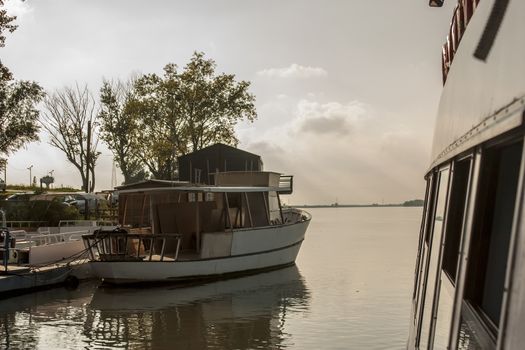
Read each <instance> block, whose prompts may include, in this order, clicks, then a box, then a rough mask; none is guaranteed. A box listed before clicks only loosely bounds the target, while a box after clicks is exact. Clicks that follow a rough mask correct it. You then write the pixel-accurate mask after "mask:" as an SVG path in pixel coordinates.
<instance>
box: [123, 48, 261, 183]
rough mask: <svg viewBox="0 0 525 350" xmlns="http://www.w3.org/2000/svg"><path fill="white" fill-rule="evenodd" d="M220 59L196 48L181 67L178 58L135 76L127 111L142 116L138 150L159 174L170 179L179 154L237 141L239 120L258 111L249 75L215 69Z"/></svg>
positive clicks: (252, 118) (136, 116)
mask: <svg viewBox="0 0 525 350" xmlns="http://www.w3.org/2000/svg"><path fill="white" fill-rule="evenodd" d="M215 68H216V64H215V61H213V60H211V59H208V60H207V59H205V58H204V54H203V53H201V52H195V53H194V54H193V56H192V57H191V59H190V62H189V63H188V64H187V65H186V66H185V67H184V70H183V71H182V72H180V73H179V72H178V71H177V66H176V65H175V64H172V63H170V64H167V65H166V66H165V67H164V75H163V76H162V77H161V76H158V75H157V74H147V75H143V76H142V77H140V78H138V79H136V80H135V82H134V84H133V90H134V91H133V94H132V97H131V98H130V99H129V100H128V101H127V103H126V109H127V111H128V112H129V113H130V114H131V115H133V118H136V120H138V125H139V128H140V130H141V132H140V133H139V135H137V138H138V141H139V143H140V145H141V148H140V150H141V154H140V155H139V156H138V157H139V158H140V159H141V160H142V161H143V162H144V164H145V165H146V166H147V167H148V169H149V171H150V172H151V173H152V174H153V176H154V177H155V178H159V179H170V178H173V174H174V172H175V170H176V157H177V156H180V155H183V154H185V153H187V152H189V151H196V150H199V149H201V148H204V147H206V146H209V145H211V144H213V143H216V142H223V143H226V144H230V145H234V146H236V145H237V143H238V140H237V137H236V136H235V130H234V127H235V125H236V124H237V123H238V122H239V121H241V120H243V119H246V120H249V121H253V120H255V118H256V117H257V113H256V110H255V105H254V101H255V96H254V95H253V94H251V93H249V92H248V88H249V86H250V83H249V82H246V81H240V82H237V81H235V76H234V75H233V74H224V73H223V74H219V75H217V74H216V73H215Z"/></svg>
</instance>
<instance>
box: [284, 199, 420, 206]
mask: <svg viewBox="0 0 525 350" xmlns="http://www.w3.org/2000/svg"><path fill="white" fill-rule="evenodd" d="M423 204H424V201H423V200H422V199H413V200H410V201H406V202H403V203H395V204H392V203H391V204H378V203H372V204H339V203H332V204H303V205H288V206H289V207H294V208H384V207H404V208H413V207H422V206H423Z"/></svg>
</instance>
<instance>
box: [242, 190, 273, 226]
mask: <svg viewBox="0 0 525 350" xmlns="http://www.w3.org/2000/svg"><path fill="white" fill-rule="evenodd" d="M265 196H266V193H265V192H248V193H247V194H246V197H247V199H248V203H249V205H250V212H251V214H252V220H253V226H255V227H262V226H268V225H269V222H268V209H267V207H266V198H265Z"/></svg>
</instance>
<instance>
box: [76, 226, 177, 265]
mask: <svg viewBox="0 0 525 350" xmlns="http://www.w3.org/2000/svg"><path fill="white" fill-rule="evenodd" d="M82 239H83V241H84V247H85V248H86V250H87V251H88V252H89V255H90V258H91V260H92V261H97V260H98V261H177V259H178V257H179V251H180V247H181V239H182V235H180V234H147V233H128V232H125V231H116V232H111V231H110V232H104V231H101V232H95V233H93V234H89V235H83V236H82ZM171 242H175V249H174V250H173V251H170V252H168V251H167V246H168V244H170V243H171Z"/></svg>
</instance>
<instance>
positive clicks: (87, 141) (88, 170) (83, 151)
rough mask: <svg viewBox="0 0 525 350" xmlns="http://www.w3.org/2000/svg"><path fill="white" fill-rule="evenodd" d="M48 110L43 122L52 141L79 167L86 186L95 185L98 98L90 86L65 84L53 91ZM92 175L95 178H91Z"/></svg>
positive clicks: (53, 144) (87, 189)
mask: <svg viewBox="0 0 525 350" xmlns="http://www.w3.org/2000/svg"><path fill="white" fill-rule="evenodd" d="M44 104H45V107H46V112H44V117H43V120H42V126H43V127H44V129H45V130H47V132H48V133H49V135H50V141H49V143H50V144H51V145H52V146H54V147H56V148H58V149H59V150H61V151H62V152H64V153H65V155H66V158H67V160H68V161H69V162H70V163H71V164H73V165H74V166H75V167H76V168H77V169H78V171H79V173H80V177H81V179H82V188H83V190H84V191H86V192H93V191H94V189H95V164H96V161H97V159H98V156H99V155H100V152H97V150H96V149H97V144H98V137H96V135H95V132H94V130H95V129H96V116H97V114H96V112H95V100H94V99H93V96H92V95H91V93H90V92H89V90H88V88H87V86H84V87H83V88H80V87H79V86H78V84H77V85H76V86H75V88H71V87H65V88H64V89H63V90H57V91H55V92H54V93H53V94H49V95H48V96H47V97H46V99H45V101H44ZM90 178H91V181H90Z"/></svg>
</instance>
